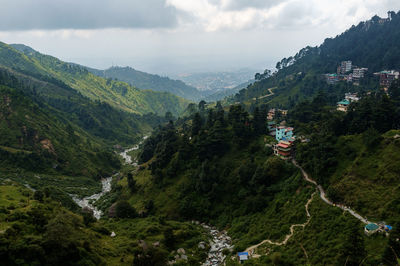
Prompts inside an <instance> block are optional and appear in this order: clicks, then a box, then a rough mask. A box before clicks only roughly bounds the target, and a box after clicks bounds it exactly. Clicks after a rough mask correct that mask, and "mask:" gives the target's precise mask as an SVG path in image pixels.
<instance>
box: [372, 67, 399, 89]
mask: <svg viewBox="0 0 400 266" xmlns="http://www.w3.org/2000/svg"><path fill="white" fill-rule="evenodd" d="M374 75H378V76H379V84H380V85H381V86H382V87H384V88H385V89H387V88H389V87H390V85H391V84H392V82H393V81H394V80H396V79H399V76H400V72H399V71H396V70H384V71H381V72H378V73H374Z"/></svg>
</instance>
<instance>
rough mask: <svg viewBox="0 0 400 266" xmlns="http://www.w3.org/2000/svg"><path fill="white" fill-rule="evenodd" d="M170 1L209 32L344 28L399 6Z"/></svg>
mask: <svg viewBox="0 0 400 266" xmlns="http://www.w3.org/2000/svg"><path fill="white" fill-rule="evenodd" d="M167 4H168V5H170V6H173V7H175V8H176V9H178V10H182V11H184V12H185V13H186V14H190V15H191V17H192V18H194V19H193V20H192V22H193V24H194V25H196V26H198V27H201V28H202V29H203V30H205V31H207V32H212V31H221V30H235V31H240V30H249V29H252V30H255V29H276V30H282V29H288V30H299V29H304V28H313V27H321V26H324V25H331V26H332V27H334V28H336V29H340V30H344V29H346V28H347V27H349V26H351V25H352V24H353V23H357V22H358V21H360V20H365V19H368V18H370V17H371V16H373V15H375V14H376V13H378V14H380V15H385V13H386V11H388V9H395V10H396V8H397V9H398V8H400V1H398V0H307V1H305V0H251V1H250V0H167Z"/></svg>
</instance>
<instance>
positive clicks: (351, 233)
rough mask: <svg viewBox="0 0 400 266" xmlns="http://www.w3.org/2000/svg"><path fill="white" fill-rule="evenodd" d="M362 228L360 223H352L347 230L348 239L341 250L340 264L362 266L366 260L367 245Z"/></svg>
mask: <svg viewBox="0 0 400 266" xmlns="http://www.w3.org/2000/svg"><path fill="white" fill-rule="evenodd" d="M360 228H361V227H360V224H359V223H358V221H352V222H350V223H349V224H348V226H347V228H346V232H347V239H346V241H345V242H344V244H343V246H342V248H341V253H342V256H341V259H340V262H341V264H342V265H349V266H352V265H354V266H356V265H360V263H361V261H362V260H363V259H364V258H365V255H366V251H365V243H364V239H363V236H362V233H361V232H360Z"/></svg>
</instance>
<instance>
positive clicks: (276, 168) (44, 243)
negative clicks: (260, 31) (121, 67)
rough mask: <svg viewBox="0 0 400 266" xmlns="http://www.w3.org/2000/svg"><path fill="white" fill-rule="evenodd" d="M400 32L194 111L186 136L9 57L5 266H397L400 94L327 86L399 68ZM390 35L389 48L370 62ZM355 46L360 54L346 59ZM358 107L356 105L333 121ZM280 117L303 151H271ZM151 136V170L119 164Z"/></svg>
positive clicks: (5, 72) (308, 61) (144, 163)
mask: <svg viewBox="0 0 400 266" xmlns="http://www.w3.org/2000/svg"><path fill="white" fill-rule="evenodd" d="M399 20H400V13H399V14H393V13H390V19H387V20H385V19H379V18H376V17H375V18H373V19H372V20H371V21H368V22H365V23H361V24H360V25H359V26H355V27H353V28H352V29H350V30H348V31H346V32H345V33H343V34H342V35H340V36H338V37H336V38H334V39H333V40H326V41H325V42H324V44H323V45H321V46H320V47H314V48H311V47H308V48H305V49H303V50H301V51H300V52H299V53H298V54H297V55H296V56H294V57H292V58H288V59H284V60H282V61H281V62H279V63H278V65H277V67H278V68H279V71H277V72H276V73H275V74H273V75H272V76H271V77H267V76H268V75H265V76H264V77H260V76H259V78H257V81H256V82H254V83H253V84H251V85H249V86H248V87H247V88H246V89H242V90H240V92H239V93H238V94H237V95H236V96H235V99H233V100H234V101H239V103H235V104H231V105H229V106H222V104H221V103H216V104H215V105H214V104H213V105H211V104H210V105H207V104H206V103H205V102H203V101H201V102H200V103H199V104H198V107H196V105H195V104H194V103H191V104H189V106H188V108H187V110H186V113H187V115H186V116H184V117H181V118H180V119H177V120H175V121H172V120H170V119H161V118H159V117H156V116H150V117H149V116H148V117H147V119H145V117H143V116H141V115H139V114H136V113H134V112H125V111H122V110H121V109H120V108H116V107H113V106H112V105H111V104H108V103H104V102H100V101H95V100H93V96H92V97H86V96H85V95H83V94H84V93H82V92H85V93H89V91H85V90H83V89H82V92H80V91H79V90H77V89H76V88H75V87H73V86H72V85H70V84H72V83H73V82H72V80H74V81H75V80H76V81H77V82H79V83H80V84H85V83H84V82H83V81H87V80H89V81H90V80H92V79H93V80H96V81H99V82H100V80H102V82H103V81H104V82H107V80H105V79H102V78H100V77H95V76H94V75H91V74H90V73H88V72H87V71H85V69H82V68H80V67H78V66H71V68H72V70H71V72H72V73H73V74H67V71H66V70H65V71H61V70H57V71H54V70H50V68H49V67H48V66H47V65H48V64H49V63H43V62H41V61H40V60H39V59H38V58H41V57H40V56H38V55H33V56H32V55H30V56H26V55H24V54H21V53H18V52H16V51H15V50H13V48H11V49H9V48H8V47H5V49H4V48H2V47H1V46H0V49H2V50H3V51H2V50H0V55H2V54H7V55H8V56H4V58H5V61H4V62H6V64H5V65H7V66H8V67H1V68H0V133H1V135H0V136H1V138H0V140H1V142H0V152H1V153H0V155H1V157H0V158H1V159H0V167H1V170H2V171H1V172H2V174H1V175H0V260H1V261H2V262H3V263H4V264H6V265H8V264H9V265H15V264H37V265H62V264H68V265H69V264H71V265H75V264H79V265H81V264H82V265H83V264H84V265H103V264H105V265H125V264H126V265H132V264H133V265H167V264H177V265H198V264H201V263H204V262H205V261H206V260H207V264H211V265H213V264H216V261H218V263H220V264H223V263H224V262H225V263H226V265H227V266H233V265H240V264H241V263H240V262H239V261H238V260H237V257H238V252H244V251H245V252H248V254H249V255H250V257H249V261H246V262H244V264H245V265H398V264H399V260H398V258H399V257H400V244H399V238H400V208H399V206H400V204H399V203H400V193H399V192H400V191H399V190H400V179H399V176H400V167H399V162H398V161H399V160H400V81H399V80H397V81H393V83H392V84H391V85H390V86H389V87H388V89H387V90H386V91H384V90H382V89H381V87H380V85H379V82H378V80H377V79H376V77H374V76H373V75H371V74H368V75H367V76H366V77H365V80H363V81H362V82H360V84H359V85H352V84H347V83H346V82H338V83H337V84H333V85H332V84H327V82H326V81H325V80H324V79H323V78H322V77H321V74H324V73H326V72H333V71H336V67H337V65H338V64H339V63H340V61H341V60H344V59H350V60H354V62H355V64H360V65H359V66H365V67H369V68H371V70H372V71H377V70H381V68H389V67H393V68H397V67H399V66H398V65H397V64H398V62H397V61H396V60H395V61H392V59H391V58H392V56H393V57H394V58H397V57H396V53H397V51H396V50H395V49H394V50H391V49H390V48H389V46H390V45H393V46H394V47H397V45H399V44H398V42H397V41H396V40H395V41H393V42H392V41H391V40H392V37H393V36H394V37H393V38H395V37H396V36H398V35H397V32H398V31H399V29H398V27H397V26H398V24H397V23H400V22H399ZM393 25H394V26H396V27H394V26H393ZM371 31H372V32H374V35H371ZM381 31H382V32H385V33H386V38H387V39H388V40H389V41H387V42H385V41H383V40H382V39H381V40H380V41H381V43H382V46H384V48H382V49H381V48H379V49H378V48H375V47H373V46H372V47H369V44H370V43H369V38H372V36H376V37H377V38H378V40H379V37H381V36H380V33H379V32H381ZM392 32H393V35H391V33H392ZM343 36H345V37H343ZM355 36H357V37H355ZM366 36H368V37H369V38H367V37H366ZM396 38H397V37H396ZM359 39H360V40H363V41H364V43H362V44H360V43H358V42H357V40H359ZM348 40H352V42H353V46H354V47H353V48H354V49H351V50H350V51H347V50H346V51H342V50H340V49H338V47H345V48H346V49H347V48H349V47H350V44H351V43H350V42H349V41H348ZM331 42H335V45H332V46H331V45H330V43H331ZM371 43H374V45H377V43H375V41H374V40H371ZM328 44H329V45H328ZM368 47H369V48H368ZM367 48H368V52H367V51H364V49H367ZM19 49H24V50H25V52H26V53H28V54H30V53H33V54H35V53H36V52H34V51H31V50H29V49H26V48H24V47H22V46H21V47H19ZM389 50H391V52H390V53H388V52H387V51H389ZM360 51H364V52H363V53H359V52H360ZM347 52H348V53H349V54H347V55H344V56H343V57H341V56H342V55H340V53H347ZM375 53H378V54H379V55H380V56H382V58H381V61H382V62H377V61H375V60H376V59H375V58H376V57H375ZM384 53H388V55H386V56H385V55H384ZM357 54H360V55H361V57H365V56H368V58H369V59H368V60H367V59H365V61H361V60H364V59H362V58H361V57H360V58H358V57H357ZM348 56H352V58H347V57H348ZM7 60H8V61H7ZM46 60H47V61H48V60H49V59H47V58H44V59H43V61H46ZM358 60H360V61H358ZM53 62H56V61H53ZM361 64H363V65H361ZM18 67H20V68H18ZM66 68H69V66H68V67H66ZM52 69H57V67H54V66H53V67H52ZM29 70H30V71H29ZM78 70H79V71H81V72H82V73H81V75H83V78H78V77H79V73H78ZM47 71H50V73H51V75H49V74H46V73H47ZM52 71H53V72H52ZM32 72H34V73H33V74H32ZM61 73H63V74H62V75H66V77H61V78H59V79H58V78H57V75H60V76H61ZM265 73H268V72H265ZM68 75H70V76H71V77H68ZM89 78H90V79H89ZM113 82H116V81H109V83H110V84H113ZM88 84H89V85H90V86H89V85H87V87H86V88H92V87H91V86H92V83H88ZM120 84H125V83H120ZM124 86H126V85H124ZM101 91H102V90H99V91H96V92H97V93H100V92H101ZM348 91H352V92H357V93H358V96H359V98H360V99H359V100H357V101H356V100H354V101H353V102H351V103H350V104H349V106H348V108H347V111H346V112H344V111H340V110H337V106H336V103H337V101H338V99H342V98H343V97H344V93H345V92H348ZM103 93H105V96H104V97H103V98H104V99H108V100H110V99H109V98H107V97H106V96H107V95H108V94H106V93H107V92H103ZM88 95H89V94H88ZM137 95H140V94H137ZM270 106H276V107H280V108H283V107H285V108H288V112H287V114H283V112H282V114H281V113H279V115H277V116H276V117H275V120H274V122H275V123H276V124H277V125H282V126H283V125H287V126H290V127H293V128H292V129H289V128H286V129H285V130H287V131H290V132H292V131H294V132H295V134H296V139H295V140H294V141H293V143H290V142H281V143H279V144H278V141H277V139H276V137H274V136H271V135H270V132H269V130H268V129H267V126H270V124H268V123H267V114H268V111H269V109H270ZM285 113H286V112H285ZM150 118H152V119H150ZM142 119H143V120H142ZM146 121H147V122H146ZM157 125H160V126H157ZM142 127H148V128H151V127H153V128H156V129H155V130H154V131H153V132H152V134H151V136H149V137H148V138H146V139H145V140H144V142H143V143H142V144H139V145H138V147H139V148H138V150H137V149H133V150H132V151H131V152H130V153H129V154H130V155H132V156H136V159H137V163H138V164H139V165H136V164H124V165H121V164H119V162H118V160H116V155H115V154H114V153H112V150H111V149H110V148H109V147H110V145H111V144H114V143H116V141H123V140H125V141H126V143H127V144H129V136H132V138H135V140H136V139H138V137H137V136H136V135H135V134H134V132H135V130H138V131H140V132H144V131H145V129H142ZM107 128H109V129H110V130H111V129H112V130H114V131H106V130H107ZM281 129H282V128H278V130H281ZM138 134H139V133H138ZM113 138H116V139H115V140H113ZM277 144H278V145H277ZM277 147H280V148H279V149H280V150H279V151H278V154H280V155H281V156H277V154H275V152H276V149H277ZM282 156H283V158H282ZM288 156H289V158H288ZM113 170H115V171H118V173H116V174H115V175H114V177H113V178H110V179H106V180H103V183H104V184H103V185H104V187H107V191H108V192H106V190H105V189H103V192H104V194H103V193H101V194H94V193H99V192H100V188H99V186H100V184H99V183H98V182H97V183H96V182H95V181H94V180H95V179H94V178H96V180H98V179H99V177H101V176H104V175H105V174H111V173H110V172H111V171H113ZM85 171H86V172H85ZM102 171H103V172H102ZM96 173H100V174H99V176H96V175H95V174H96ZM87 176H90V177H89V178H88V177H87ZM93 177H94V178H93ZM110 180H111V181H110ZM16 181H17V182H16ZM29 187H32V188H33V189H35V190H36V191H33V190H31V189H29ZM71 194H77V195H79V196H82V197H83V196H88V195H93V197H95V196H96V195H102V194H103V196H102V197H101V198H100V199H99V200H91V198H93V197H91V198H86V199H87V200H88V201H89V203H90V204H92V205H93V206H95V207H96V208H98V210H101V211H103V213H104V216H103V217H102V218H101V219H100V220H97V221H96V220H95V219H94V218H93V216H92V213H91V209H90V208H92V209H93V206H92V207H90V208H89V209H88V208H85V209H83V210H79V208H78V207H77V206H76V204H75V203H74V202H72V200H71V197H70V196H71ZM88 206H89V205H88ZM185 221H187V222H185ZM367 224H368V225H367ZM372 224H375V225H372ZM378 225H379V226H382V227H381V228H380V227H379V226H378ZM375 226H377V227H378V228H380V229H379V230H377V231H376V232H375V233H373V234H372V233H368V232H367V233H366V230H367V229H368V228H374V227H375ZM227 235H229V237H228V236H227ZM210 238H212V241H210ZM231 240H232V243H230V242H231ZM208 243H210V244H208ZM225 243H229V244H228V245H225ZM221 260H222V261H224V262H221Z"/></svg>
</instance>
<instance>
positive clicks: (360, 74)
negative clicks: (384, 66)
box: [352, 68, 368, 85]
mask: <svg viewBox="0 0 400 266" xmlns="http://www.w3.org/2000/svg"><path fill="white" fill-rule="evenodd" d="M367 72H368V68H355V69H353V75H352V81H353V83H354V84H355V85H360V80H361V79H362V78H364V76H365V73H367Z"/></svg>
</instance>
